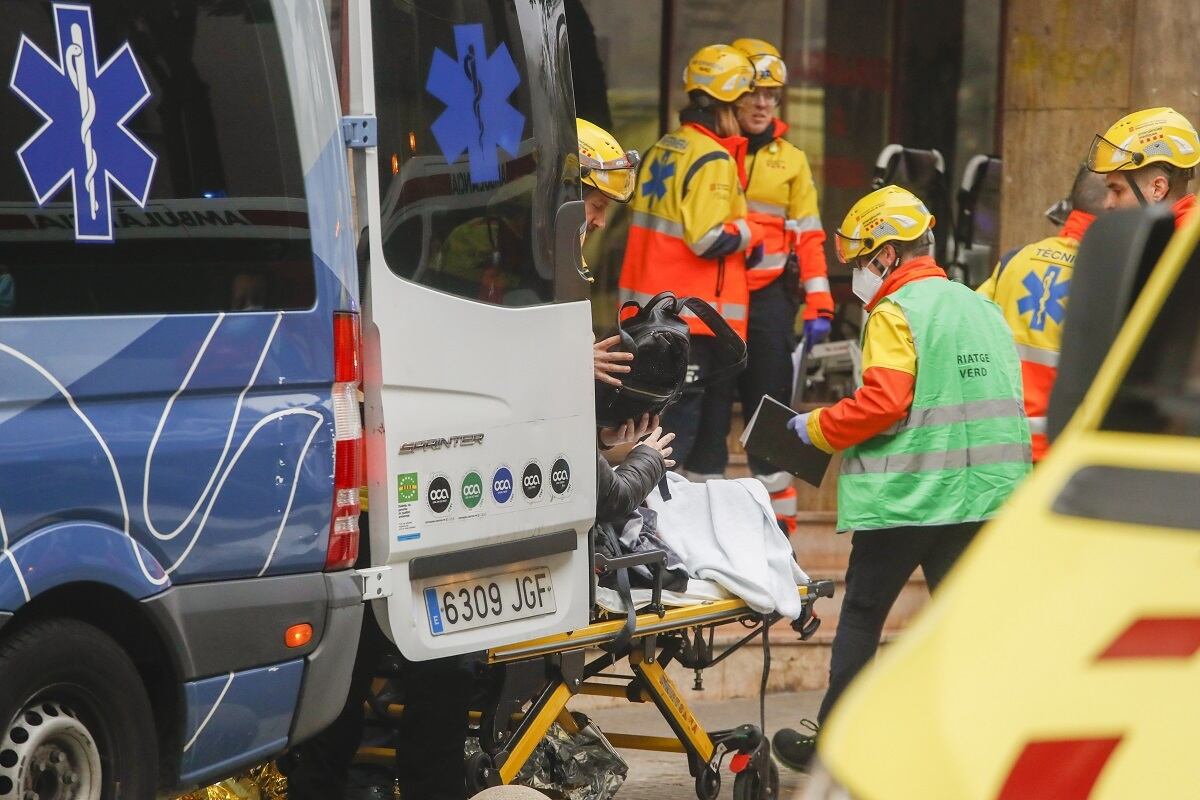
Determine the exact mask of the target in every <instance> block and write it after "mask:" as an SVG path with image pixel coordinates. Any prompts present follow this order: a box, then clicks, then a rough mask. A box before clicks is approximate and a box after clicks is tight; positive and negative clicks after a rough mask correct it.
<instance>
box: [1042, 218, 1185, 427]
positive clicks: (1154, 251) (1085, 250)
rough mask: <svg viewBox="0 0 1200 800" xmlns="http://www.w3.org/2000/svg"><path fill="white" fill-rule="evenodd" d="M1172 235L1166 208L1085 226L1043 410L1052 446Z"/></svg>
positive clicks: (1108, 219) (1084, 392) (1172, 225)
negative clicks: (1055, 370)
mask: <svg viewBox="0 0 1200 800" xmlns="http://www.w3.org/2000/svg"><path fill="white" fill-rule="evenodd" d="M1174 233H1175V219H1174V217H1173V216H1172V214H1171V210H1170V208H1169V207H1168V206H1165V205H1156V206H1150V207H1148V208H1137V209H1130V210H1127V211H1114V212H1109V213H1107V214H1104V215H1102V216H1100V217H1099V218H1098V219H1097V220H1096V221H1095V222H1094V223H1092V226H1091V227H1090V228H1088V232H1087V234H1086V235H1085V236H1084V237H1083V242H1082V243H1081V244H1080V245H1079V254H1078V255H1077V256H1076V258H1075V268H1074V271H1073V273H1072V277H1071V295H1070V301H1069V302H1068V304H1067V314H1066V318H1065V319H1064V320H1063V334H1062V351H1061V353H1060V355H1059V362H1058V379H1057V381H1055V384H1054V390H1053V392H1052V393H1051V395H1050V409H1049V411H1048V412H1047V419H1046V433H1047V435H1048V436H1049V438H1050V441H1051V442H1053V441H1054V440H1055V439H1056V438H1057V437H1058V435H1059V434H1060V433H1062V430H1063V428H1065V427H1066V425H1067V422H1069V421H1070V419H1071V416H1072V415H1073V414H1074V413H1075V409H1076V408H1078V407H1079V404H1080V403H1081V402H1082V401H1083V396H1084V395H1085V394H1087V390H1088V387H1089V386H1091V383H1092V380H1093V379H1094V378H1095V377H1096V373H1097V372H1098V371H1099V370H1100V364H1101V363H1103V361H1104V357H1105V356H1106V355H1107V354H1108V350H1109V348H1110V347H1111V346H1112V343H1113V341H1114V340H1115V339H1116V338H1117V332H1118V331H1120V330H1121V326H1122V325H1123V324H1124V322H1125V317H1126V315H1128V313H1129V309H1130V308H1132V307H1133V304H1134V302H1135V301H1136V300H1137V298H1138V295H1139V294H1141V291H1142V287H1144V286H1145V285H1146V280H1147V279H1148V278H1149V277H1150V272H1151V271H1152V270H1153V269H1154V265H1155V264H1157V263H1158V258H1159V256H1161V255H1162V252H1163V250H1164V249H1165V248H1166V246H1167V242H1168V241H1169V240H1170V238H1171V236H1172V234H1174Z"/></svg>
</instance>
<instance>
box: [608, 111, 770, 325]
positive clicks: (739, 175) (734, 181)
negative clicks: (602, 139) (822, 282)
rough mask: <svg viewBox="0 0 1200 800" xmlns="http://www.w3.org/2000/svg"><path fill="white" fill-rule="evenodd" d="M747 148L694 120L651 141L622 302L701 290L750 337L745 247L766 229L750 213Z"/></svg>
mask: <svg viewBox="0 0 1200 800" xmlns="http://www.w3.org/2000/svg"><path fill="white" fill-rule="evenodd" d="M745 151H746V139H745V138H744V137H741V136H731V137H727V138H722V137H719V136H717V135H716V134H715V133H713V132H712V131H710V130H709V129H708V128H706V127H704V126H703V125H700V124H698V123H695V122H686V123H684V124H683V125H682V126H681V127H679V128H678V129H677V130H675V131H672V132H671V133H669V134H667V135H666V136H664V137H663V138H661V139H659V140H658V142H657V143H655V145H654V146H653V147H651V148H650V151H649V152H648V153H647V154H646V157H645V159H644V160H643V162H642V166H641V170H640V172H639V174H638V189H637V191H636V192H635V193H634V197H633V201H632V202H631V203H630V211H631V215H632V219H631V220H630V226H629V240H628V242H627V244H626V247H625V261H624V263H623V264H622V265H621V280H620V296H621V301H622V302H625V301H627V300H637V301H639V302H645V301H646V300H648V299H650V298H651V297H653V296H654V295H656V294H658V293H659V292H665V291H670V292H674V293H675V294H676V295H677V296H679V297H684V296H689V295H690V296H693V297H699V298H700V299H702V300H705V301H707V302H708V303H709V304H710V305H712V306H713V308H715V309H716V310H717V311H718V312H719V313H720V314H721V316H723V317H724V318H725V319H726V321H728V322H729V325H730V327H732V328H733V329H734V330H735V331H737V332H738V333H739V334H740V335H741V336H742V338H745V337H746V317H747V313H748V310H749V303H750V290H749V289H748V288H747V286H746V259H745V252H746V250H747V248H750V247H752V246H754V245H756V244H758V243H760V242H761V241H762V229H761V228H760V227H759V226H758V225H757V224H754V223H751V222H750V221H749V220H747V219H746V197H745V195H744V194H743V186H744V179H743V176H744V174H745V172H744V163H743V159H744V157H745ZM684 318H685V319H686V320H687V323H688V327H689V329H690V330H691V332H692V333H693V334H700V335H709V336H711V335H712V331H710V330H709V329H708V326H707V325H705V324H704V323H703V322H701V321H700V320H699V319H698V318H697V317H695V316H691V315H690V314H688V313H685V314H684Z"/></svg>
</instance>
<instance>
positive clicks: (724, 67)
mask: <svg viewBox="0 0 1200 800" xmlns="http://www.w3.org/2000/svg"><path fill="white" fill-rule="evenodd" d="M683 88H684V89H686V90H687V91H688V92H693V91H700V92H704V93H705V94H706V95H708V96H709V97H711V98H713V99H714V100H719V101H721V102H722V103H732V102H733V101H734V100H737V99H738V98H739V97H741V96H742V95H744V94H746V93H747V92H752V91H754V65H753V64H751V63H750V59H749V58H747V57H746V54H745V53H743V52H742V51H741V50H737V49H735V48H733V47H731V46H730V45H727V44H710V45H709V46H708V47H701V48H700V49H699V50H697V51H696V54H695V55H693V56H692V57H691V58H690V59H688V63H687V66H686V67H684V69H683Z"/></svg>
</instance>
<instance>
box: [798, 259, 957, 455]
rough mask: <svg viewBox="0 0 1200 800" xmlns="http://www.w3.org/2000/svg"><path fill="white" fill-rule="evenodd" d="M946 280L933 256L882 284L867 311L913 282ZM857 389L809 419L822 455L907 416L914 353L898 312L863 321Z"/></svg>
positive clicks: (896, 272)
mask: <svg viewBox="0 0 1200 800" xmlns="http://www.w3.org/2000/svg"><path fill="white" fill-rule="evenodd" d="M924 280H943V281H944V280H946V271H945V270H943V269H942V268H941V267H939V266H938V265H937V262H936V261H934V260H933V257H932V256H921V257H919V258H914V259H912V260H911V261H908V262H905V263H904V264H903V265H902V266H901V267H900V269H898V270H894V271H892V272H890V273H889V274H888V275H887V277H886V278H884V279H883V285H882V286H880V287H879V292H878V294H876V295H875V299H874V300H873V301H872V302H870V303H868V304H867V306H866V310H867V311H869V312H870V311H874V310H875V307H876V306H878V305H879V303H880V301H881V300H883V299H884V298H885V297H887V296H888V295H890V294H892V293H893V292H895V291H897V290H899V289H900V288H901V287H903V286H906V285H907V284H909V283H912V282H914V281H924ZM862 352H863V358H862V386H860V387H859V389H858V391H856V392H855V393H854V394H853V395H851V396H850V397H845V398H842V399H841V400H839V401H838V402H836V403H834V404H833V405H832V406H829V407H827V408H818V409H816V410H814V411H813V412H812V413H811V414H810V415H809V417H808V435H809V438H810V439H812V443H813V444H814V445H816V446H817V447H819V448H821V449H822V450H824V451H825V452H827V453H832V452H834V451H836V450H845V449H846V448H847V447H850V446H852V445H856V444H862V443H863V442H865V441H867V440H868V439H871V438H873V437H875V436H878V435H879V434H881V433H883V432H884V431H885V430H887V429H888V428H890V427H891V426H892V425H895V424H896V423H897V422H899V421H900V420H902V419H904V417H905V416H906V415H907V414H908V410H909V408H911V407H912V403H913V391H914V389H915V388H916V385H917V348H916V345H915V344H914V343H913V336H912V330H911V329H910V328H909V327H908V320H906V319H905V317H904V314H903V312H901V311H900V310H899V309H894V308H891V307H887V306H885V307H884V308H881V309H880V313H872V314H871V315H870V316H869V317H867V327H866V330H865V331H864V332H863V351H862Z"/></svg>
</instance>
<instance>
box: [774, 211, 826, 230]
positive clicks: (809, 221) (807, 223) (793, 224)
mask: <svg viewBox="0 0 1200 800" xmlns="http://www.w3.org/2000/svg"><path fill="white" fill-rule="evenodd" d="M783 227H784V228H786V229H787V230H789V231H795V232H796V233H808V232H809V231H819V230H821V218H820V217H818V216H817V215H816V214H809V215H808V216H804V217H800V218H798V219H789V220H788V221H787V222H785V223H783Z"/></svg>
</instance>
